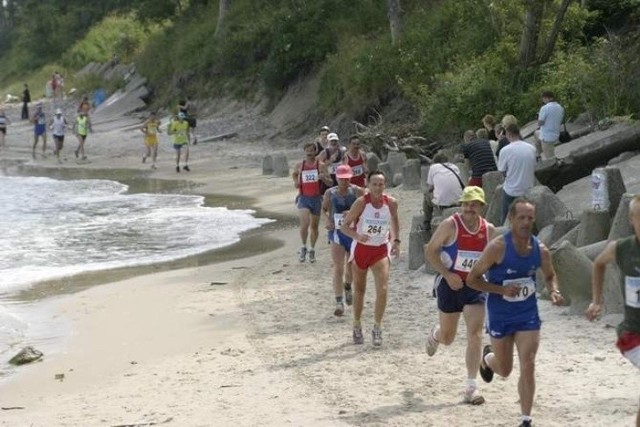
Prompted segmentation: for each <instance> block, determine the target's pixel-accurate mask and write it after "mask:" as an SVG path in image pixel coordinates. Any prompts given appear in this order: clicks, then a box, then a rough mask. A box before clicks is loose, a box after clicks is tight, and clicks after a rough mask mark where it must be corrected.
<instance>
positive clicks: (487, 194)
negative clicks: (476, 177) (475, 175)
mask: <svg viewBox="0 0 640 427" xmlns="http://www.w3.org/2000/svg"><path fill="white" fill-rule="evenodd" d="M502 183H504V174H503V173H502V172H498V171H493V172H487V173H485V174H484V175H482V189H483V190H484V200H485V202H487V206H489V204H490V203H491V201H492V200H493V198H494V197H495V193H496V188H498V186H499V185H501V184H502Z"/></svg>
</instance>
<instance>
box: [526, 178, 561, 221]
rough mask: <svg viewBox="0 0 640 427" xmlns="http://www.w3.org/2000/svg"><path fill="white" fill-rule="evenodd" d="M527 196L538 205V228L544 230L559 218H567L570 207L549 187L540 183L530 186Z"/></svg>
mask: <svg viewBox="0 0 640 427" xmlns="http://www.w3.org/2000/svg"><path fill="white" fill-rule="evenodd" d="M525 196H526V197H527V198H529V199H531V200H532V201H533V202H534V204H535V206H536V229H537V230H542V229H543V228H544V227H546V226H547V225H550V224H553V223H554V222H555V220H556V219H558V218H566V217H567V212H568V211H569V209H568V208H567V206H566V205H565V204H564V203H563V202H562V201H561V200H560V198H559V197H558V196H556V195H555V194H554V193H553V191H551V190H550V189H549V187H545V186H543V185H539V186H536V187H533V188H530V189H529V190H528V191H527V192H526V193H525Z"/></svg>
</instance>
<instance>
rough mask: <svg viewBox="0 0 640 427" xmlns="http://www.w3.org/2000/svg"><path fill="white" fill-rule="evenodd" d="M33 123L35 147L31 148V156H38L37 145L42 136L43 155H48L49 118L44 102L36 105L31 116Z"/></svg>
mask: <svg viewBox="0 0 640 427" xmlns="http://www.w3.org/2000/svg"><path fill="white" fill-rule="evenodd" d="M31 122H32V123H33V149H32V150H31V157H33V159H34V160H35V158H36V147H37V146H38V140H39V139H40V138H42V156H43V157H47V156H46V150H47V118H46V116H45V114H44V110H43V108H42V102H39V103H38V104H37V105H36V112H35V113H33V117H32V118H31Z"/></svg>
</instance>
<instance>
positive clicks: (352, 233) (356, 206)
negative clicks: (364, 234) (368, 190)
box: [340, 197, 364, 241]
mask: <svg viewBox="0 0 640 427" xmlns="http://www.w3.org/2000/svg"><path fill="white" fill-rule="evenodd" d="M363 210H364V197H358V198H357V199H356V201H355V202H353V205H351V209H349V213H347V216H345V217H344V220H343V222H342V227H340V231H341V232H342V234H344V235H345V236H349V237H351V238H352V239H353V240H356V241H357V240H358V233H357V231H356V229H355V228H351V225H352V224H354V223H355V221H356V220H357V219H358V218H360V215H362V211H363Z"/></svg>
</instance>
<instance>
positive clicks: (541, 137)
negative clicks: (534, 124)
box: [534, 90, 564, 160]
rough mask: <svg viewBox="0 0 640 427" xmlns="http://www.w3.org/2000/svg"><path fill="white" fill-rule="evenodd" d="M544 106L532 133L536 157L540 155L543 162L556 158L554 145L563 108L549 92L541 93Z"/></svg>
mask: <svg viewBox="0 0 640 427" xmlns="http://www.w3.org/2000/svg"><path fill="white" fill-rule="evenodd" d="M542 103H543V104H544V105H543V106H542V108H540V111H539V112H538V126H539V127H540V128H539V129H538V130H537V131H535V132H534V139H535V142H536V149H537V152H538V156H540V155H541V154H542V156H544V159H545V160H548V159H555V158H556V144H557V143H558V140H559V139H560V127H561V126H562V123H563V120H564V108H563V107H562V105H560V104H558V102H557V101H556V100H555V95H554V94H553V92H551V91H548V90H547V91H544V92H542Z"/></svg>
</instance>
